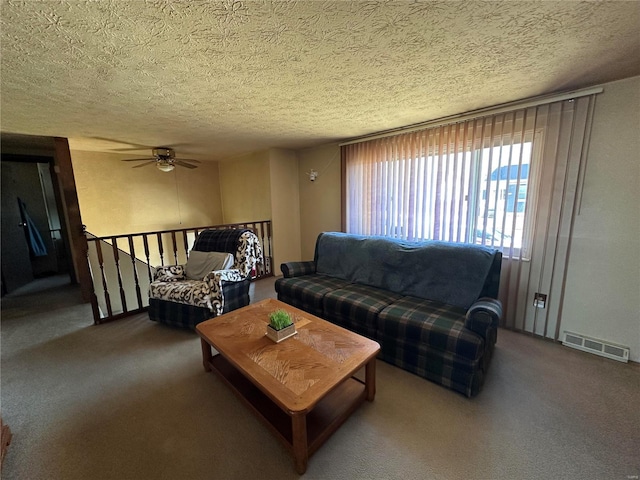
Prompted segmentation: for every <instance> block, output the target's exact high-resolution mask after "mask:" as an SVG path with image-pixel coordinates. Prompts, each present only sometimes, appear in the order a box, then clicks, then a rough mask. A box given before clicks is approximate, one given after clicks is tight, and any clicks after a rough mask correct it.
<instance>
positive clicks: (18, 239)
mask: <svg viewBox="0 0 640 480" xmlns="http://www.w3.org/2000/svg"><path fill="white" fill-rule="evenodd" d="M0 168H1V169H2V170H1V177H2V185H1V188H2V194H1V200H2V205H1V208H2V215H1V216H2V234H1V237H2V245H1V248H2V252H1V258H2V283H3V285H2V287H3V291H4V292H7V293H9V292H12V291H13V290H15V289H17V288H19V287H21V286H22V285H26V284H27V283H29V282H30V281H32V280H33V270H32V268H31V258H30V256H29V246H28V245H27V241H26V238H25V235H24V226H23V222H22V217H21V215H20V208H19V207H18V200H17V199H18V196H19V194H20V192H21V190H23V189H24V188H29V187H27V183H29V184H30V183H32V182H24V183H23V179H28V178H29V177H32V175H33V173H34V172H35V175H36V179H38V177H37V167H36V164H34V163H32V164H29V163H25V164H21V163H17V162H2V165H1V167H0ZM34 169H35V170H34ZM38 183H39V182H38ZM38 188H40V186H39V185H38Z"/></svg>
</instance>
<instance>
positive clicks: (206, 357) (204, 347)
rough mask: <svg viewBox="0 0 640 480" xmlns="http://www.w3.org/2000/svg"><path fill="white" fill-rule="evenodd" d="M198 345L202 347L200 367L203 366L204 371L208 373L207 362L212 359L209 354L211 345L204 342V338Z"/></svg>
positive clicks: (209, 369)
mask: <svg viewBox="0 0 640 480" xmlns="http://www.w3.org/2000/svg"><path fill="white" fill-rule="evenodd" d="M200 344H201V346H202V365H204V371H205V372H210V371H211V365H209V362H210V361H211V359H212V358H213V355H212V354H211V345H209V344H208V343H207V342H205V341H204V338H201V339H200Z"/></svg>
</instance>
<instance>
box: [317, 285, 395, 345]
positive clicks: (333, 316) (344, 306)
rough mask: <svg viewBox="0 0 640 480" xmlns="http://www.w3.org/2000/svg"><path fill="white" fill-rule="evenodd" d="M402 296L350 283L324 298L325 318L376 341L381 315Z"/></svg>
mask: <svg viewBox="0 0 640 480" xmlns="http://www.w3.org/2000/svg"><path fill="white" fill-rule="evenodd" d="M400 298H402V297H401V295H398V294H396V293H393V292H388V291H386V290H381V289H379V288H375V287H368V286H366V285H358V284H351V285H347V286H345V287H343V288H340V289H338V290H333V291H331V292H328V293H327V294H326V295H325V296H324V304H323V309H324V318H326V319H327V320H329V321H331V322H334V323H336V324H338V325H340V326H342V327H345V328H347V329H349V330H351V331H354V332H356V333H359V334H361V335H364V336H366V337H369V338H373V339H375V338H376V336H377V334H376V330H377V317H378V314H379V313H380V312H381V311H382V310H383V309H384V308H386V307H387V306H388V305H389V304H390V303H393V302H394V301H396V300H399V299H400Z"/></svg>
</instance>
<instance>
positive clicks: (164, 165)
mask: <svg viewBox="0 0 640 480" xmlns="http://www.w3.org/2000/svg"><path fill="white" fill-rule="evenodd" d="M156 167H158V170H160V171H162V172H171V171H172V170H173V169H174V168H176V166H175V165H174V164H173V163H168V162H158V163H157V164H156Z"/></svg>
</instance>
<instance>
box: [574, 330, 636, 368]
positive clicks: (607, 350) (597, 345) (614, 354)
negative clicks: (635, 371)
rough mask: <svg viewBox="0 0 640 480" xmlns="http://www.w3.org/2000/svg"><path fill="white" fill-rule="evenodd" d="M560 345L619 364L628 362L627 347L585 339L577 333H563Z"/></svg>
mask: <svg viewBox="0 0 640 480" xmlns="http://www.w3.org/2000/svg"><path fill="white" fill-rule="evenodd" d="M562 344H563V345H566V346H567V347H571V348H577V349H578V350H582V351H583V352H589V353H595V354H596V355H600V356H601V357H607V358H611V359H613V360H618V361H619V362H625V363H626V362H628V361H629V347H624V346H622V345H616V344H615V343H610V342H605V341H603V340H597V339H595V338H589V337H585V336H584V335H580V334H578V333H571V332H564V339H563V340H562Z"/></svg>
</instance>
